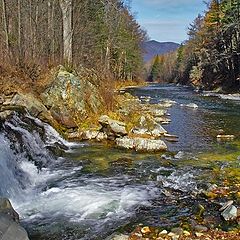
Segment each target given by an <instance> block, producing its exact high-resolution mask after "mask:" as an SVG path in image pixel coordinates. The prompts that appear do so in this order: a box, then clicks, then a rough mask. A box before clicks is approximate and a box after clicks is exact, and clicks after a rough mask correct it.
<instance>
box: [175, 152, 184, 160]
mask: <svg viewBox="0 0 240 240" xmlns="http://www.w3.org/2000/svg"><path fill="white" fill-rule="evenodd" d="M183 157H184V152H182V151H179V152H178V153H177V154H176V155H174V158H175V159H182V158H183Z"/></svg>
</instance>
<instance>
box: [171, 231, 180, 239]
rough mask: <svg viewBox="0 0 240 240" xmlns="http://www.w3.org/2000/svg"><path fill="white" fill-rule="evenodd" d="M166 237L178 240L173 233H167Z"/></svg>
mask: <svg viewBox="0 0 240 240" xmlns="http://www.w3.org/2000/svg"><path fill="white" fill-rule="evenodd" d="M168 236H169V237H171V238H172V240H178V239H179V237H180V236H179V235H177V234H175V233H173V232H170V233H168Z"/></svg>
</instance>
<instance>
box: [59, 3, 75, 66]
mask: <svg viewBox="0 0 240 240" xmlns="http://www.w3.org/2000/svg"><path fill="white" fill-rule="evenodd" d="M60 7H61V10H62V19H63V60H64V61H65V62H66V63H67V64H68V65H71V64H72V35H73V33H72V0H60Z"/></svg>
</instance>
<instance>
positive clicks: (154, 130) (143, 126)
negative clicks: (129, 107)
mask: <svg viewBox="0 0 240 240" xmlns="http://www.w3.org/2000/svg"><path fill="white" fill-rule="evenodd" d="M131 132H132V133H133V134H135V135H139V136H140V137H141V135H149V136H152V137H154V138H159V137H161V136H162V135H163V134H165V133H167V131H166V130H165V129H164V128H163V127H162V126H161V125H160V124H159V123H157V122H156V121H155V120H154V119H153V118H152V117H150V116H146V117H145V116H141V117H140V119H139V123H138V124H137V126H135V127H134V128H133V129H132V130H131Z"/></svg>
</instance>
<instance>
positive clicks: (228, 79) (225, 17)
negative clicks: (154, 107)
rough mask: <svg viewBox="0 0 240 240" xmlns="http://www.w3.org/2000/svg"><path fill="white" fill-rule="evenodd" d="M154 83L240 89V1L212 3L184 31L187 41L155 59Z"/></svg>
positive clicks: (223, 0) (216, 0)
mask: <svg viewBox="0 0 240 240" xmlns="http://www.w3.org/2000/svg"><path fill="white" fill-rule="evenodd" d="M151 75H152V77H153V79H154V80H156V79H157V78H158V80H161V81H170V82H172V81H175V82H180V83H183V84H192V85H193V86H196V87H199V88H206V89H215V88H218V87H223V88H224V89H226V90H235V91H236V90H237V89H239V88H240V1H239V0H212V1H210V2H209V3H208V4H207V10H206V12H205V13H204V15H198V16H197V17H196V19H195V20H194V22H193V23H192V24H191V25H190V26H189V29H188V40H187V41H186V42H184V43H183V44H182V45H181V47H180V48H179V49H178V50H177V51H176V52H173V53H170V54H166V55H164V56H156V57H155V59H154V60H153V66H152V69H151Z"/></svg>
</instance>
